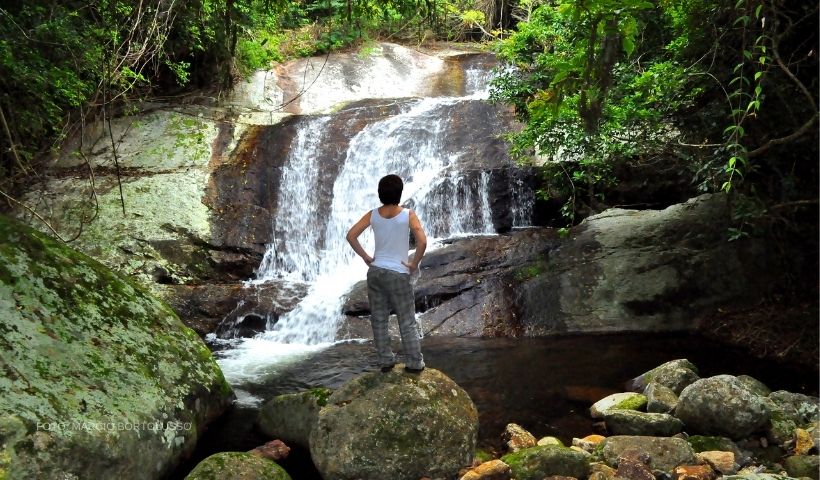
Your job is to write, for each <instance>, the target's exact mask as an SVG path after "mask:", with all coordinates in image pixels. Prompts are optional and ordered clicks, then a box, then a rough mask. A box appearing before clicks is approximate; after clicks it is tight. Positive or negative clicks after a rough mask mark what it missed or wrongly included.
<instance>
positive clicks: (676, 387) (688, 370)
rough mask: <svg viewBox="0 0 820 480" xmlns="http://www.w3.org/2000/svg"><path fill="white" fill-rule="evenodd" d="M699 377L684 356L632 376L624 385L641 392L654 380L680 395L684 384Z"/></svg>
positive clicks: (693, 365) (690, 382)
mask: <svg viewBox="0 0 820 480" xmlns="http://www.w3.org/2000/svg"><path fill="white" fill-rule="evenodd" d="M699 378H700V377H699V376H698V368H697V367H696V366H695V364H693V363H692V362H690V361H689V360H686V359H685V358H680V359H677V360H670V361H668V362H666V363H664V364H662V365H660V366H658V367H655V368H653V369H652V370H649V371H648V372H645V373H643V374H641V375H639V376H637V377H635V378H633V379H632V380H630V381H629V382H627V384H626V385H627V390H630V391H633V392H641V393H643V392H644V390H645V389H646V387H647V386H648V385H649V384H650V383H652V382H655V383H658V384H660V385H663V386H665V387H669V388H671V389H672V391H674V392H675V394H676V395H680V392H681V391H682V390H683V389H684V388H685V387H686V386H688V385H691V384H692V383H693V382H694V381H695V380H697V379H699Z"/></svg>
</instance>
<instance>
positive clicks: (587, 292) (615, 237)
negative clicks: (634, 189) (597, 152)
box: [514, 195, 765, 335]
mask: <svg viewBox="0 0 820 480" xmlns="http://www.w3.org/2000/svg"><path fill="white" fill-rule="evenodd" d="M728 219H729V216H728V209H727V202H726V197H725V196H722V195H704V196H700V197H697V198H694V199H691V200H689V201H687V202H686V203H683V204H679V205H673V206H671V207H668V208H666V209H664V210H659V211H650V210H644V211H635V210H622V209H610V210H607V211H605V212H603V213H601V214H598V215H594V216H592V217H589V218H587V219H586V220H584V222H582V223H581V225H579V226H578V227H575V228H573V229H572V230H571V231H570V236H569V238H568V239H567V241H566V242H563V243H561V244H560V246H559V247H558V248H557V249H553V250H550V251H549V252H548V254H547V259H546V260H547V261H546V268H544V270H543V271H542V272H541V274H539V275H536V276H534V277H533V278H532V279H530V280H529V281H526V282H523V283H522V284H521V285H520V286H519V287H517V288H516V290H515V291H516V292H517V294H516V297H515V302H514V303H515V304H516V305H517V306H518V310H519V318H520V319H521V323H522V332H523V333H524V334H526V335H547V334H551V333H563V332H611V331H625V330H632V331H669V330H687V329H692V328H693V327H695V326H696V320H697V318H698V315H699V314H700V313H702V312H704V311H707V310H708V309H710V308H712V307H715V306H717V305H721V304H725V303H727V302H737V301H741V300H742V299H744V298H750V296H752V295H754V293H753V292H756V291H758V289H759V288H762V287H763V285H762V284H761V283H760V280H761V279H762V278H763V277H762V276H760V275H755V274H754V272H756V271H760V270H758V269H761V270H762V268H761V265H760V264H759V262H761V261H763V259H765V255H763V252H762V249H761V247H760V246H758V245H755V244H752V243H747V244H744V245H732V244H729V243H728V242H726V241H725V231H726V230H725V229H726V227H727V225H728V224H727V223H726V222H727V221H728ZM715 265H720V268H715ZM740 278H742V279H744V280H743V281H738V279H740Z"/></svg>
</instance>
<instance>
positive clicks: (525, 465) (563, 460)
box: [501, 445, 589, 480]
mask: <svg viewBox="0 0 820 480" xmlns="http://www.w3.org/2000/svg"><path fill="white" fill-rule="evenodd" d="M501 461H502V462H504V463H506V464H507V465H509V466H510V468H511V469H512V472H513V478H515V479H516V480H541V479H543V478H544V477H550V476H562V477H574V478H586V477H587V476H588V475H589V461H588V460H587V455H585V454H583V453H581V452H577V451H575V450H572V449H570V448H567V447H559V446H556V445H545V446H538V447H532V448H525V449H524V450H520V451H518V452H515V453H509V454H507V455H504V456H503V457H501Z"/></svg>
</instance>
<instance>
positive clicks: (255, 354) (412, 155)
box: [220, 75, 494, 383]
mask: <svg viewBox="0 0 820 480" xmlns="http://www.w3.org/2000/svg"><path fill="white" fill-rule="evenodd" d="M473 77H477V75H471V76H468V80H470V79H472V80H470V81H469V82H468V88H469V90H468V92H470V93H471V94H472V95H471V96H469V97H458V98H453V97H444V98H441V97H440V98H426V99H420V100H414V101H412V102H409V103H407V104H405V106H404V107H402V111H401V112H400V113H398V114H397V115H394V116H392V117H389V118H386V119H383V120H380V121H376V122H373V123H371V124H369V125H367V126H366V127H364V128H363V129H362V130H360V131H359V133H358V134H356V135H355V136H354V137H353V138H352V139H351V140H350V142H349V144H348V149H347V152H346V155H345V158H344V163H343V165H342V167H341V170H340V171H339V173H338V175H337V177H336V179H335V182H334V184H333V198H332V203H331V205H330V208H329V210H328V211H319V207H317V205H318V204H319V202H318V201H317V199H316V198H314V197H315V195H316V193H315V192H316V191H317V190H318V189H317V183H318V182H319V180H320V178H319V175H321V172H322V168H321V165H320V162H321V159H320V158H318V156H317V155H316V148H317V145H318V144H319V142H321V141H322V139H323V137H325V135H324V134H325V133H326V129H328V128H330V126H329V123H328V119H329V118H330V117H329V116H317V117H313V118H310V119H309V120H307V121H306V123H305V125H304V126H302V127H301V128H300V130H299V132H298V134H297V135H296V137H295V138H294V140H293V142H292V145H291V148H290V153H289V156H288V158H287V160H286V162H285V165H284V166H283V171H282V181H281V188H280V192H279V198H280V205H284V206H285V207H283V208H279V209H278V213H277V215H276V217H275V219H274V237H275V241H274V242H273V243H271V244H270V245H269V247H268V251H267V253H266V254H265V257H264V260H263V262H262V264H261V265H260V268H259V270H258V272H257V278H256V279H255V280H252V281H251V282H250V283H252V284H253V283H264V282H266V281H270V280H272V279H286V280H293V281H304V282H309V284H310V289H309V291H308V294H307V295H306V297H305V298H304V299H303V300H302V301H301V302H300V303H299V304H298V305H297V306H296V308H295V309H293V310H292V311H291V312H289V313H287V314H285V315H282V316H281V317H280V318H279V320H278V321H277V322H276V323H275V324H274V325H273V326H272V327H271V328H269V330H267V331H265V332H263V333H262V334H260V335H257V336H256V337H255V338H253V339H244V340H241V341H240V343H239V344H238V345H234V347H233V348H231V349H229V350H227V351H223V352H220V353H221V359H220V365H221V366H222V369H223V371H224V373H225V375H226V377H227V378H228V380H229V381H231V382H232V383H237V382H238V381H241V380H243V379H248V378H254V377H257V378H258V377H260V376H264V375H265V374H266V373H268V372H271V371H275V370H276V365H282V364H283V363H287V362H288V361H289V360H298V359H300V358H303V357H304V356H305V355H308V354H309V353H310V352H311V351H315V350H316V349H318V348H323V347H324V346H328V345H330V344H332V342H333V341H334V340H335V339H336V332H337V329H338V323H339V320H340V319H341V318H342V315H341V313H340V312H341V302H342V298H343V296H344V294H345V293H347V292H348V291H349V290H350V288H351V287H352V286H353V285H354V284H355V283H356V282H358V281H359V280H362V279H364V278H365V274H366V266H365V264H364V262H362V261H361V259H359V258H358V257H357V256H356V255H355V254H354V253H353V251H352V249H351V248H350V247H349V245H348V244H347V241H346V240H345V234H346V233H347V230H348V229H349V228H350V226H351V225H353V224H354V223H355V222H356V221H357V220H358V219H359V218H361V216H362V215H363V214H365V213H366V212H368V211H369V210H371V209H372V208H374V207H376V206H378V205H379V204H380V202H379V201H378V197H377V194H376V185H377V184H378V181H379V179H380V178H381V177H382V176H384V175H387V174H389V173H395V174H398V175H399V176H401V177H402V178H403V179H405V188H404V192H403V198H402V202H404V203H408V204H411V205H412V206H413V208H414V210H415V211H416V212H417V213H418V215H419V218H420V219H421V221H422V223H423V225H424V227H425V229H426V231H427V234H428V237H429V238H431V239H433V240H435V239H437V238H447V237H451V236H456V235H465V234H491V233H494V228H493V223H492V215H491V212H490V205H489V200H488V182H489V175H488V174H487V173H486V172H482V173H480V174H479V175H478V176H475V175H474V176H473V177H472V180H471V179H470V178H468V177H467V176H466V175H464V173H463V172H460V171H459V169H458V163H459V160H460V159H461V157H463V156H464V155H466V153H465V152H461V151H454V150H453V148H451V147H448V144H447V142H446V141H445V137H447V135H450V136H453V135H454V133H453V130H454V129H455V128H456V127H455V126H453V125H452V124H451V118H450V113H451V109H452V108H453V106H455V105H458V104H459V102H469V101H477V100H480V99H482V98H484V97H486V90H483V91H481V90H479V91H478V92H476V90H477V89H479V88H482V87H484V86H485V85H483V84H481V82H480V80H478V79H476V78H473ZM461 133H462V132H456V135H458V134H461ZM360 240H361V241H362V245H363V246H364V247H365V249H366V250H368V251H371V252H372V238H371V235H370V232H369V231H367V232H365V234H364V235H363V236H362V237H361V238H360Z"/></svg>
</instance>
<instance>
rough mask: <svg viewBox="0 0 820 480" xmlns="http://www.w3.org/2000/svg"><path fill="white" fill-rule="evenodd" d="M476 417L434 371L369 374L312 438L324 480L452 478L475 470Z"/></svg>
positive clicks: (326, 414)
mask: <svg viewBox="0 0 820 480" xmlns="http://www.w3.org/2000/svg"><path fill="white" fill-rule="evenodd" d="M477 435H478V412H477V410H476V408H475V405H474V404H473V402H472V400H470V397H469V396H468V395H467V393H466V392H465V391H464V390H463V389H462V388H461V387H459V386H458V385H457V384H456V383H455V382H453V381H452V380H451V379H450V378H448V377H447V376H446V375H444V374H443V373H441V372H439V371H438V370H434V369H431V368H427V369H425V370H424V371H422V372H421V373H420V374H411V373H406V372H404V369H403V368H402V366H401V365H399V366H397V367H396V368H395V369H394V370H392V371H391V372H389V373H381V372H371V373H365V374H363V375H360V376H359V377H357V378H355V379H353V380H351V381H350V382H348V383H346V384H345V385H343V386H342V387H340V388H339V389H338V390H336V391H335V392H334V393H333V394H332V395H331V396H330V397H328V399H327V405H326V406H325V407H323V408H322V409H321V410H320V411H319V415H318V421H317V423H316V425H315V427H314V428H313V430H311V432H310V453H311V456H312V457H313V462H314V464H315V465H316V468H317V469H318V470H319V472H320V473H321V475H322V478H323V479H324V480H342V479H351V478H363V479H368V480H403V479H406V480H418V479H419V478H422V477H430V478H449V477H454V476H456V475H457V474H458V472H459V470H460V469H461V468H462V467H464V466H467V465H469V464H470V463H471V462H472V457H473V453H474V451H475V446H476V439H477Z"/></svg>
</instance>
